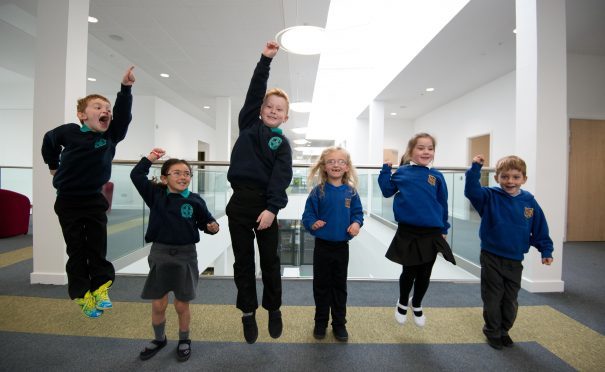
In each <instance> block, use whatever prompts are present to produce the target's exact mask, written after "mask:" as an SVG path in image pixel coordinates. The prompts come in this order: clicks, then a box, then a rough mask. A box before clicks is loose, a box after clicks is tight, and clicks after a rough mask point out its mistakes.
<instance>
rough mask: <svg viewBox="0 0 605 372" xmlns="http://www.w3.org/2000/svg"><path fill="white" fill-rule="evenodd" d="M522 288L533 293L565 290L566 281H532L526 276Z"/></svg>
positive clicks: (522, 279)
mask: <svg viewBox="0 0 605 372" xmlns="http://www.w3.org/2000/svg"><path fill="white" fill-rule="evenodd" d="M521 288H523V289H525V290H526V291H528V292H531V293H541V292H563V291H564V289H565V282H564V281H562V280H540V281H532V280H529V279H527V278H526V277H522V278H521Z"/></svg>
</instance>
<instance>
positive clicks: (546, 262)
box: [542, 257, 552, 266]
mask: <svg viewBox="0 0 605 372" xmlns="http://www.w3.org/2000/svg"><path fill="white" fill-rule="evenodd" d="M551 263H552V257H548V258H543V259H542V265H549V266H550V264H551Z"/></svg>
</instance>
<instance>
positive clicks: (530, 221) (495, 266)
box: [464, 155, 553, 350]
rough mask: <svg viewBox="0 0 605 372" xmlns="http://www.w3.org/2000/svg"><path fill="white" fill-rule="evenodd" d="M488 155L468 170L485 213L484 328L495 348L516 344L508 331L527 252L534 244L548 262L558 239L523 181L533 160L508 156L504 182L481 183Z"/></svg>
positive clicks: (472, 192)
mask: <svg viewBox="0 0 605 372" xmlns="http://www.w3.org/2000/svg"><path fill="white" fill-rule="evenodd" d="M483 162H484V158H483V156H482V155H477V156H475V157H474V158H473V164H472V165H471V168H470V169H469V170H467V171H466V184H465V187H464V195H465V196H466V197H467V198H468V199H469V200H470V201H471V204H472V205H473V207H475V209H476V210H477V212H478V213H479V215H480V216H481V227H480V228H479V238H480V239H481V256H480V262H481V299H482V300H483V319H484V321H485V325H484V326H483V333H484V334H485V336H486V337H487V342H488V344H489V345H490V346H491V347H493V348H494V349H498V350H499V349H502V347H503V346H506V347H511V346H513V340H512V339H511V338H510V336H509V334H508V331H509V330H510V329H511V328H512V326H513V323H514V322H515V318H516V317H517V310H518V307H519V305H518V303H517V295H518V293H519V289H520V288H521V273H522V271H523V265H522V261H523V255H524V254H525V253H527V252H528V251H529V247H530V245H531V246H534V247H536V248H537V249H538V251H540V253H541V254H542V263H543V264H544V265H550V264H551V263H552V260H553V258H552V251H553V242H552V240H551V239H550V237H549V235H548V225H547V224H546V219H545V217H544V213H543V212H542V209H541V208H540V205H538V202H537V201H536V199H534V196H533V195H532V194H530V193H529V192H527V191H525V190H521V186H522V185H523V184H524V183H525V181H527V175H526V172H527V166H526V165H525V162H524V161H523V160H522V159H521V158H519V157H517V156H512V155H511V156H506V157H504V158H502V159H500V160H498V163H497V164H496V175H495V176H494V178H495V179H496V182H498V184H499V185H500V187H481V184H480V183H479V178H480V176H481V167H482V166H483Z"/></svg>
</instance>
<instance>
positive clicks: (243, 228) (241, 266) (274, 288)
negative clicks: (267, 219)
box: [225, 185, 282, 313]
mask: <svg viewBox="0 0 605 372" xmlns="http://www.w3.org/2000/svg"><path fill="white" fill-rule="evenodd" d="M232 187H233V191H234V193H233V196H231V199H230V200H229V203H228V204H227V207H226V210H225V211H226V213H227V217H228V220H229V233H230V234H231V245H232V247H233V255H234V256H235V263H234V264H233V276H234V279H235V285H236V287H237V302H236V306H237V308H238V309H240V310H241V311H243V312H244V313H249V312H252V311H255V310H256V309H257V308H258V299H257V294H256V276H255V263H254V238H255V236H256V242H257V244H258V251H259V255H260V268H261V272H262V279H263V300H262V305H263V307H264V308H265V309H267V310H269V311H274V310H277V309H279V308H280V307H281V294H282V289H281V272H280V268H281V267H280V261H279V256H278V255H277V246H278V233H279V231H278V226H277V216H275V220H274V221H273V224H272V225H271V226H270V227H269V228H267V229H264V230H257V228H256V227H257V226H258V222H256V219H257V218H258V215H259V214H261V212H262V211H263V210H265V209H266V208H267V204H266V203H267V202H266V196H265V195H264V193H263V192H262V191H261V190H255V189H252V188H247V187H240V186H236V185H232Z"/></svg>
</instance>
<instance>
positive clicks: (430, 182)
mask: <svg viewBox="0 0 605 372" xmlns="http://www.w3.org/2000/svg"><path fill="white" fill-rule="evenodd" d="M428 181H429V184H430V185H431V186H435V183H437V178H435V176H433V175H432V174H429V179H428Z"/></svg>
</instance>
